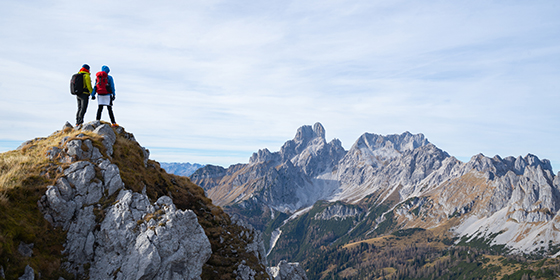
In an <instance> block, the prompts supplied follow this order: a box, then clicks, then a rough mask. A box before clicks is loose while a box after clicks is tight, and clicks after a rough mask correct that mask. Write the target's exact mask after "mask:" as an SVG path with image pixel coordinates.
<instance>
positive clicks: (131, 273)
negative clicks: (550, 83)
mask: <svg viewBox="0 0 560 280" xmlns="http://www.w3.org/2000/svg"><path fill="white" fill-rule="evenodd" d="M156 204H157V205H158V207H159V208H160V211H162V212H157V213H159V214H156V215H155V216H154V217H153V218H152V219H150V221H143V222H142V223H141V224H138V223H139V222H138V221H137V220H136V219H135V216H139V215H138V214H137V213H135V211H138V212H143V211H144V210H148V213H150V212H149V211H153V210H155V208H153V207H149V200H148V198H147V197H146V196H144V195H141V194H138V193H132V192H131V191H126V190H123V191H121V192H120V194H119V196H118V203H117V204H115V205H114V206H113V207H111V209H109V211H108V212H107V216H106V218H105V219H104V221H103V222H102V224H101V229H100V231H99V232H98V233H97V234H96V236H97V238H96V239H97V241H96V242H97V243H98V244H99V245H98V247H97V248H96V250H95V261H94V263H93V265H92V267H91V270H90V275H95V276H94V278H92V279H106V278H107V277H110V276H111V275H113V274H114V273H116V279H200V274H201V273H202V265H203V264H204V263H205V262H206V261H207V260H208V258H209V257H210V254H211V249H210V242H209V241H208V238H207V237H206V235H205V234H204V230H203V229H202V227H201V226H200V225H199V224H198V222H197V218H196V215H195V214H194V213H193V212H192V211H190V210H187V211H182V210H177V209H176V207H175V205H174V204H173V202H172V200H171V199H170V198H169V197H161V198H160V199H158V201H157V202H156ZM148 213H146V212H144V215H142V216H145V215H146V214H148ZM151 214H152V215H153V214H155V213H153V212H152V213H151Z"/></svg>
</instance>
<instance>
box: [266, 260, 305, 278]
mask: <svg viewBox="0 0 560 280" xmlns="http://www.w3.org/2000/svg"><path fill="white" fill-rule="evenodd" d="M267 271H268V274H270V275H271V276H272V277H274V280H307V275H306V274H305V270H303V268H301V266H299V263H289V262H287V261H284V260H282V261H280V262H279V263H278V265H277V266H273V267H268V268H267Z"/></svg>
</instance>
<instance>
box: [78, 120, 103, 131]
mask: <svg viewBox="0 0 560 280" xmlns="http://www.w3.org/2000/svg"><path fill="white" fill-rule="evenodd" d="M100 125H101V122H100V121H92V122H88V123H86V124H84V126H83V127H82V130H83V131H94V130H95V129H96V128H97V127H98V126H100Z"/></svg>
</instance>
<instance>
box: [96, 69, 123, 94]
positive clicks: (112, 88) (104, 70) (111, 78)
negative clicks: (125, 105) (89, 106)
mask: <svg viewBox="0 0 560 280" xmlns="http://www.w3.org/2000/svg"><path fill="white" fill-rule="evenodd" d="M101 71H103V72H105V73H107V80H109V84H110V85H111V91H112V92H113V93H111V95H113V96H117V93H116V91H115V83H114V82H113V77H112V76H111V75H109V71H111V70H110V69H109V66H106V65H103V67H101ZM95 85H97V81H95ZM95 88H96V87H95V86H94V87H93V90H92V92H91V97H95Z"/></svg>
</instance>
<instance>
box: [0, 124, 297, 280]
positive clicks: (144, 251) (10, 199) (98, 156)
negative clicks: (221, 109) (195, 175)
mask: <svg viewBox="0 0 560 280" xmlns="http://www.w3.org/2000/svg"><path fill="white" fill-rule="evenodd" d="M0 170H1V173H0V175H1V177H0V180H1V182H2V189H0V191H1V192H0V241H1V243H0V244H1V246H0V279H16V278H19V277H21V278H19V279H34V278H35V277H37V278H40V279H246V280H249V279H295V278H285V277H284V276H278V275H294V272H293V271H294V270H297V266H293V265H291V266H286V265H282V266H281V267H280V268H278V269H276V270H274V271H282V273H283V274H282V273H280V274H278V273H276V275H274V276H273V275H270V274H269V273H268V272H267V268H266V264H267V260H266V252H265V247H264V244H263V238H262V234H261V233H260V232H259V231H257V230H256V229H254V228H253V227H252V226H251V225H250V224H247V223H245V222H244V221H242V220H239V219H235V218H234V219H232V218H230V216H229V215H227V214H226V213H224V212H223V211H222V210H221V209H220V208H219V207H216V206H214V205H213V204H212V203H211V201H210V200H209V199H208V198H206V197H205V196H204V191H203V190H202V189H201V188H200V187H198V186H196V185H194V184H193V183H192V182H191V181H190V180H189V179H188V178H186V177H180V176H176V175H171V174H168V173H166V172H165V171H164V170H163V169H162V168H161V167H160V166H159V164H158V163H157V162H155V161H153V160H150V159H149V151H148V150H147V149H145V148H143V147H142V146H140V145H139V143H138V142H137V141H136V140H135V138H134V136H133V135H132V134H131V133H129V132H126V131H125V129H124V128H122V127H117V128H112V127H111V126H110V125H109V124H106V123H101V122H98V121H96V122H91V123H88V124H85V125H84V126H82V127H80V128H74V127H72V126H71V125H70V124H68V123H67V124H66V125H65V126H64V127H63V128H62V130H59V131H56V132H55V133H53V134H52V135H50V136H49V137H43V138H36V139H33V140H30V141H27V142H25V143H23V144H22V145H21V146H20V147H19V148H18V150H15V151H10V152H6V153H3V154H0ZM286 270H289V272H286ZM297 273H303V276H302V277H300V278H301V279H306V278H305V273H304V272H302V271H301V269H299V270H297V272H296V274H297ZM290 277H291V276H290Z"/></svg>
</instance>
